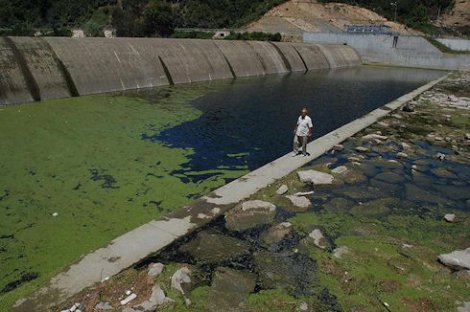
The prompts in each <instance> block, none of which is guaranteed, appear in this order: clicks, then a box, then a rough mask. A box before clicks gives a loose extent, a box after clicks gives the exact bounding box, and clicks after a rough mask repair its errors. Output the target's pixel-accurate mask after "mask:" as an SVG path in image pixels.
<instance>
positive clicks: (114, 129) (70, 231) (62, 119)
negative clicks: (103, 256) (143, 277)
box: [0, 83, 246, 311]
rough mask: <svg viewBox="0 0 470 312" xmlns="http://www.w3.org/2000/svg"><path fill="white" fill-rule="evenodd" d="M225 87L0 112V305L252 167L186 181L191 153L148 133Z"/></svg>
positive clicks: (192, 114) (180, 118) (190, 113)
mask: <svg viewBox="0 0 470 312" xmlns="http://www.w3.org/2000/svg"><path fill="white" fill-rule="evenodd" d="M223 85H224V84H223V83H221V84H216V85H212V86H211V85H202V84H201V85H191V86H182V87H178V88H171V87H167V88H161V89H159V90H158V91H157V92H154V93H152V97H150V96H148V92H147V91H145V92H140V93H139V92H131V93H124V94H107V95H98V96H88V97H80V98H71V99H63V100H53V101H48V102H44V103H41V105H34V104H27V105H22V106H13V107H7V108H4V109H2V110H1V111H0V131H1V133H2V134H3V138H2V148H1V149H0V176H1V179H0V213H1V218H0V262H1V263H2V273H0V298H1V300H0V301H1V303H0V311H4V310H7V309H8V307H9V306H10V305H11V304H12V303H13V302H14V301H16V300H17V299H19V298H20V297H22V296H24V295H25V294H27V293H29V292H31V291H32V290H34V289H37V287H38V286H41V285H43V284H44V283H45V282H46V281H47V280H49V279H50V278H51V277H52V276H53V275H55V274H56V273H58V272H59V271H61V270H63V269H64V268H65V267H66V266H67V265H68V264H70V263H72V262H73V261H75V260H77V259H78V258H79V257H80V256H81V255H84V254H86V253H88V252H90V251H92V250H94V249H96V248H98V247H100V246H103V245H105V244H106V243H107V242H109V241H110V240H112V239H113V238H115V237H117V236H119V235H121V234H123V233H125V232H127V231H129V230H132V229H134V228H135V227H137V226H139V225H141V224H144V223H146V222H148V221H149V220H152V219H155V218H159V217H161V216H163V215H164V214H165V213H168V212H169V211H171V210H174V209H176V208H179V207H182V206H184V205H186V204H187V203H188V202H189V201H190V200H191V199H192V198H194V197H197V196H200V195H203V194H206V193H207V192H209V191H210V190H212V189H214V188H216V187H219V186H221V185H223V184H224V183H225V179H227V178H235V177H238V176H240V175H242V174H244V173H245V172H246V168H237V169H236V170H229V169H224V170H217V171H216V172H214V176H212V177H211V178H209V179H206V180H204V181H199V182H194V183H192V182H187V181H185V182H183V181H182V179H181V177H179V176H176V175H171V172H173V171H175V170H178V169H181V168H182V167H183V166H184V164H185V163H187V162H188V157H189V156H190V155H192V153H193V151H192V150H190V149H176V148H170V147H168V146H164V145H163V144H160V143H158V142H149V141H145V140H142V139H141V134H142V133H156V134H158V133H159V132H160V131H162V130H164V129H167V128H169V127H173V126H176V125H178V124H181V123H182V122H185V121H189V120H193V119H195V118H198V117H199V116H200V115H201V112H200V111H198V110H197V109H195V108H194V107H192V106H191V105H190V103H189V102H190V101H191V100H193V99H195V98H197V97H199V96H201V95H203V94H206V93H207V92H210V91H212V90H215V89H217V88H220V87H223ZM189 174H197V173H191V172H190V173H189ZM53 214H54V215H55V214H57V216H55V217H54V216H53ZM28 274H34V275H28ZM36 275H37V278H36V279H34V280H33V281H30V282H29V283H24V284H21V283H19V282H21V281H22V278H23V277H24V276H26V277H28V276H36ZM16 287H18V288H16Z"/></svg>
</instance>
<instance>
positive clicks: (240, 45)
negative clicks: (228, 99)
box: [214, 40, 265, 77]
mask: <svg viewBox="0 0 470 312" xmlns="http://www.w3.org/2000/svg"><path fill="white" fill-rule="evenodd" d="M214 42H215V44H216V45H217V46H218V47H219V49H220V50H221V51H222V53H223V54H224V55H225V57H226V58H227V61H228V62H229V63H230V65H231V67H232V69H233V72H234V73H235V76H236V77H250V76H262V75H265V71H264V68H263V64H261V61H260V59H259V57H258V55H257V54H256V52H255V50H254V49H253V48H252V47H251V46H250V45H249V44H248V43H247V42H245V41H232V40H217V41H214Z"/></svg>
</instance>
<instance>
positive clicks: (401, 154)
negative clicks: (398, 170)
mask: <svg viewBox="0 0 470 312" xmlns="http://www.w3.org/2000/svg"><path fill="white" fill-rule="evenodd" d="M397 158H408V154H407V153H404V152H398V153H397Z"/></svg>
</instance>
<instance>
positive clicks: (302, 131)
mask: <svg viewBox="0 0 470 312" xmlns="http://www.w3.org/2000/svg"><path fill="white" fill-rule="evenodd" d="M307 114H308V110H307V108H306V107H304V108H303V109H302V111H301V114H300V116H299V119H298V120H297V126H296V127H295V129H294V154H293V155H292V156H297V155H299V154H302V155H304V156H309V155H310V154H309V153H307V141H308V138H309V137H310V136H312V130H313V123H312V119H310V117H309V116H308V115H307ZM299 145H302V152H300V151H299Z"/></svg>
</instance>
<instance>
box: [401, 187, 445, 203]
mask: <svg viewBox="0 0 470 312" xmlns="http://www.w3.org/2000/svg"><path fill="white" fill-rule="evenodd" d="M405 189H406V197H407V199H408V200H411V201H417V202H428V203H433V204H445V203H446V202H447V200H446V199H444V198H442V197H440V196H437V195H434V194H432V193H430V192H428V191H425V190H423V189H420V188H419V187H417V186H415V185H413V184H406V185H405Z"/></svg>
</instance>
